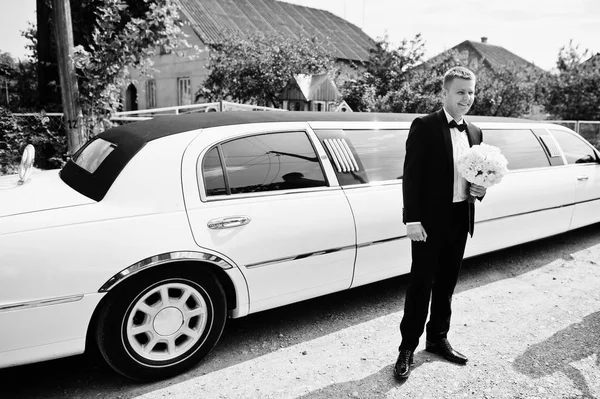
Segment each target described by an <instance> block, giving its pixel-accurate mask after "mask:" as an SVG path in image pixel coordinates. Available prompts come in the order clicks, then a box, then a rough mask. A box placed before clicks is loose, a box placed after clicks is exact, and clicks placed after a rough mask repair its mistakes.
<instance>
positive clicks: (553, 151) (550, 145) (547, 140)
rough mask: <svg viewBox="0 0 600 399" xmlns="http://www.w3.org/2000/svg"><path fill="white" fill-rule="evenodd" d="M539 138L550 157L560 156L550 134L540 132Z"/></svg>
mask: <svg viewBox="0 0 600 399" xmlns="http://www.w3.org/2000/svg"><path fill="white" fill-rule="evenodd" d="M539 138H540V140H542V142H543V143H544V145H545V146H546V148H547V149H548V152H549V153H550V157H551V158H560V157H561V155H560V151H559V150H558V146H557V145H556V143H555V142H554V138H553V137H552V136H550V134H543V135H542V134H540V135H539Z"/></svg>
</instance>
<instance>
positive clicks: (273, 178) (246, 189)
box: [222, 132, 327, 194]
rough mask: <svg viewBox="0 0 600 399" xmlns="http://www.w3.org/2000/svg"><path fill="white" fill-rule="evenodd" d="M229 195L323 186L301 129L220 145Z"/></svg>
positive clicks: (316, 158)
mask: <svg viewBox="0 0 600 399" xmlns="http://www.w3.org/2000/svg"><path fill="white" fill-rule="evenodd" d="M222 149H223V155H224V157H225V165H226V170H227V178H228V180H229V188H230V193H231V194H238V193H251V192H259V191H273V190H287V189H299V188H307V187H321V186H326V185H327V182H326V179H325V175H324V173H323V170H322V168H321V164H320V162H319V157H318V156H317V154H316V153H315V150H314V148H313V147H312V144H311V142H310V140H309V138H308V136H307V135H306V134H305V133H304V132H290V133H276V134H263V135H258V136H252V137H245V138H242V139H237V140H233V141H229V142H227V143H224V144H223V145H222Z"/></svg>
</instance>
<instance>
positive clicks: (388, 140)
mask: <svg viewBox="0 0 600 399" xmlns="http://www.w3.org/2000/svg"><path fill="white" fill-rule="evenodd" d="M322 125H325V124H322ZM340 126H343V125H340ZM394 126H397V125H394ZM313 128H314V129H315V133H316V134H317V136H318V137H319V139H320V140H321V143H322V144H323V146H324V147H325V148H326V149H327V151H328V152H329V154H330V157H331V159H332V160H333V162H334V169H335V170H336V176H337V178H338V180H339V182H340V184H341V185H342V187H343V188H344V192H345V194H346V196H347V197H348V201H349V203H350V206H351V207H352V211H353V214H354V220H355V223H356V238H357V253H356V264H355V267H354V278H353V281H352V287H356V286H359V285H363V284H367V283H370V282H373V281H378V280H383V279H385V278H389V277H393V276H397V275H401V274H405V273H409V272H410V264H411V260H410V240H408V238H407V237H406V226H405V225H404V224H403V223H402V170H403V166H404V152H405V145H406V144H405V143H406V137H407V136H408V128H406V129H399V128H398V127H395V128H393V127H391V126H389V127H386V125H384V124H381V125H380V126H378V128H377V129H374V128H373V124H372V123H371V124H366V125H364V127H363V128H362V129H361V127H360V126H359V125H358V124H356V123H354V124H352V125H348V128H347V129H343V128H338V129H325V128H321V129H319V128H317V127H315V126H313Z"/></svg>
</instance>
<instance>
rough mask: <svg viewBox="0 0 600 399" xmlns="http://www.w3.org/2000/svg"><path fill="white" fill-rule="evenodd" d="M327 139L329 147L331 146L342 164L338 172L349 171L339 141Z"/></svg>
mask: <svg viewBox="0 0 600 399" xmlns="http://www.w3.org/2000/svg"><path fill="white" fill-rule="evenodd" d="M326 141H327V145H328V146H329V148H331V150H332V153H333V155H334V157H335V158H337V160H338V162H339V164H340V169H338V172H348V164H346V160H345V159H344V157H343V156H342V153H341V152H340V149H339V147H338V145H337V143H336V142H335V140H326Z"/></svg>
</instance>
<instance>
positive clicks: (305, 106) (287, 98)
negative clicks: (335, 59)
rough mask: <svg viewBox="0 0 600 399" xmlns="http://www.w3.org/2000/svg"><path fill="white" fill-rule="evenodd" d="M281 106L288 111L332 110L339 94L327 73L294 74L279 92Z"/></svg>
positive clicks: (337, 101)
mask: <svg viewBox="0 0 600 399" xmlns="http://www.w3.org/2000/svg"><path fill="white" fill-rule="evenodd" d="M280 98H281V100H282V101H283V108H284V109H287V110H290V111H317V112H320V111H334V110H335V109H336V108H337V106H338V105H339V100H340V98H341V94H340V92H339V90H338V88H337V86H336V85H335V83H334V82H333V81H332V80H331V78H330V77H329V76H327V74H322V75H296V76H294V77H293V78H292V79H290V82H289V83H288V85H287V86H286V87H285V89H283V92H282V93H281V97H280Z"/></svg>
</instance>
